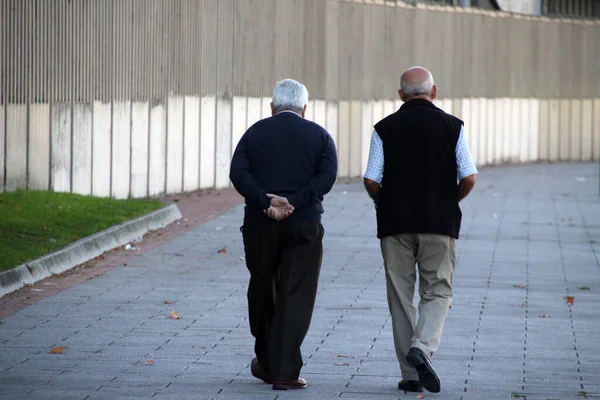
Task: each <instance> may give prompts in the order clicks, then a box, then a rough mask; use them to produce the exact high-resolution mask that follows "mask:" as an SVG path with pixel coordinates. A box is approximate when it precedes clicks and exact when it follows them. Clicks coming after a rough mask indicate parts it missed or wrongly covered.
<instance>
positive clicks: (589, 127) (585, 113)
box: [581, 99, 594, 161]
mask: <svg viewBox="0 0 600 400" xmlns="http://www.w3.org/2000/svg"><path fill="white" fill-rule="evenodd" d="M593 111H594V100H592V99H584V100H583V101H582V103H581V160H582V161H591V160H592V156H593V152H594V150H593V146H594V142H593V138H594V137H593V127H594V115H593Z"/></svg>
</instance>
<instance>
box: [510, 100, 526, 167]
mask: <svg viewBox="0 0 600 400" xmlns="http://www.w3.org/2000/svg"><path fill="white" fill-rule="evenodd" d="M508 101H509V104H510V114H509V115H510V147H509V153H508V161H509V162H511V163H513V162H518V161H519V160H520V154H521V135H522V134H523V132H521V126H522V125H521V102H520V99H509V100H508Z"/></svg>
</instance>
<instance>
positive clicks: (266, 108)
mask: <svg viewBox="0 0 600 400" xmlns="http://www.w3.org/2000/svg"><path fill="white" fill-rule="evenodd" d="M261 101H262V104H261V111H260V117H261V119H264V118H269V117H270V116H271V97H263V98H262V99H261Z"/></svg>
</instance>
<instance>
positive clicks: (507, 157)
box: [502, 97, 516, 163]
mask: <svg viewBox="0 0 600 400" xmlns="http://www.w3.org/2000/svg"><path fill="white" fill-rule="evenodd" d="M503 104H504V107H503V108H504V109H503V110H502V115H504V116H506V119H507V120H506V122H505V123H504V124H502V131H503V134H502V136H503V137H504V140H503V141H502V163H506V162H510V161H511V157H512V145H513V140H512V136H513V133H514V131H515V124H514V121H515V118H516V115H514V114H513V107H512V99H511V98H508V97H507V98H504V99H503Z"/></svg>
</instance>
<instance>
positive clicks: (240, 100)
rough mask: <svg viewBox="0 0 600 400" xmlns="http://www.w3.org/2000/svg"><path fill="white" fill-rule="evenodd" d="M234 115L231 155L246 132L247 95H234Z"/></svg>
mask: <svg viewBox="0 0 600 400" xmlns="http://www.w3.org/2000/svg"><path fill="white" fill-rule="evenodd" d="M232 108H233V115H232V120H231V155H232V156H233V152H234V151H235V147H236V146H237V144H238V142H239V141H240V139H241V138H242V135H243V134H244V132H246V126H247V124H248V122H247V118H248V104H247V100H246V97H234V98H233V104H232Z"/></svg>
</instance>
